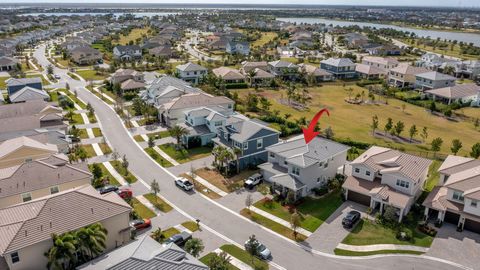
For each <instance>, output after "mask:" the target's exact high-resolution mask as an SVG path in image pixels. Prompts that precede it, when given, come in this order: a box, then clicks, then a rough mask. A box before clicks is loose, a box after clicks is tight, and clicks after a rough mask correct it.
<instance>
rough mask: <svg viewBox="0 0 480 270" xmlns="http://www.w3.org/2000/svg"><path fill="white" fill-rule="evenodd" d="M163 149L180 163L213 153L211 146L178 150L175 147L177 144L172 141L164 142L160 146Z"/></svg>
mask: <svg viewBox="0 0 480 270" xmlns="http://www.w3.org/2000/svg"><path fill="white" fill-rule="evenodd" d="M158 147H159V148H160V149H162V151H164V152H165V153H167V155H169V156H170V157H171V158H173V159H175V160H176V161H177V162H178V163H185V162H189V161H192V160H195V159H199V158H203V157H206V156H209V155H210V154H211V153H212V148H210V147H195V148H191V149H185V150H184V151H178V150H177V149H175V145H174V144H171V143H167V144H162V145H159V146H158Z"/></svg>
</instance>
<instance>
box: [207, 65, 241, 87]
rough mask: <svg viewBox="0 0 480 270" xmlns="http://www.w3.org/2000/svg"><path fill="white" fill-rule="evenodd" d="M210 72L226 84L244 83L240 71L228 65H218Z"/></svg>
mask: <svg viewBox="0 0 480 270" xmlns="http://www.w3.org/2000/svg"><path fill="white" fill-rule="evenodd" d="M212 73H213V74H215V76H217V77H218V78H219V79H221V80H223V81H224V82H225V83H226V84H231V83H244V82H245V76H244V75H243V74H242V73H240V71H238V70H236V69H233V68H229V67H219V68H214V69H213V70H212Z"/></svg>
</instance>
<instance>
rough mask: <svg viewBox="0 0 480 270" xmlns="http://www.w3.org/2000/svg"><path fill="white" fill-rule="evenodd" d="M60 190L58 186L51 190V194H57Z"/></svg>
mask: <svg viewBox="0 0 480 270" xmlns="http://www.w3.org/2000/svg"><path fill="white" fill-rule="evenodd" d="M59 191H60V190H59V189H58V186H54V187H51V188H50V194H55V193H58V192H59Z"/></svg>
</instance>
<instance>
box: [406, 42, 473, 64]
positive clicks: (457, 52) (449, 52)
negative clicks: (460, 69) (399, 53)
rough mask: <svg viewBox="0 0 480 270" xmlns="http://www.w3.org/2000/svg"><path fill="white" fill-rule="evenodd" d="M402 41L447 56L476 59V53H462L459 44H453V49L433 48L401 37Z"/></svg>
mask: <svg viewBox="0 0 480 270" xmlns="http://www.w3.org/2000/svg"><path fill="white" fill-rule="evenodd" d="M402 42H405V43H406V44H408V45H411V46H413V47H417V48H419V49H421V50H425V51H429V52H434V53H439V54H442V55H448V56H453V57H457V58H462V59H472V60H477V59H478V57H479V56H478V55H469V54H462V53H461V50H460V45H455V46H453V50H451V49H450V46H448V47H445V48H438V47H437V48H433V47H432V46H424V45H423V44H421V45H417V44H416V43H415V41H414V42H413V43H412V42H411V40H406V39H403V40H402Z"/></svg>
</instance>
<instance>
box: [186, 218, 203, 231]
mask: <svg viewBox="0 0 480 270" xmlns="http://www.w3.org/2000/svg"><path fill="white" fill-rule="evenodd" d="M182 226H183V227H185V228H187V229H189V230H190V231H192V232H194V231H198V229H199V228H198V225H197V223H196V222H195V221H191V220H190V221H185V222H183V223H182Z"/></svg>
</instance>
